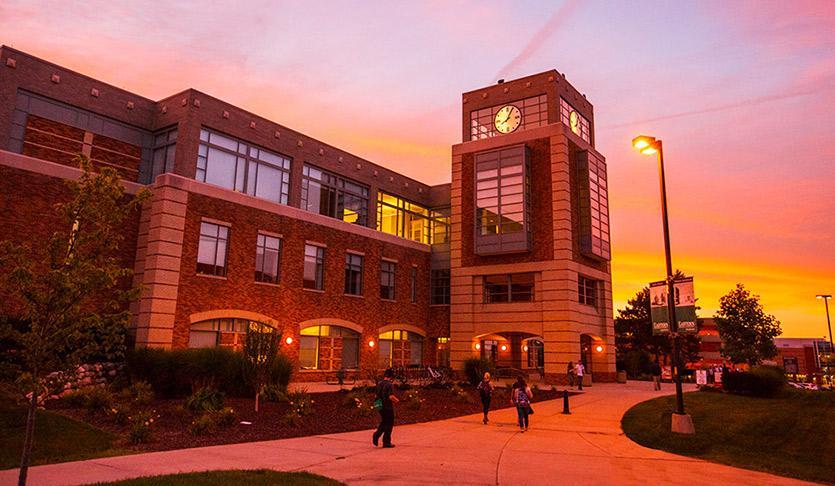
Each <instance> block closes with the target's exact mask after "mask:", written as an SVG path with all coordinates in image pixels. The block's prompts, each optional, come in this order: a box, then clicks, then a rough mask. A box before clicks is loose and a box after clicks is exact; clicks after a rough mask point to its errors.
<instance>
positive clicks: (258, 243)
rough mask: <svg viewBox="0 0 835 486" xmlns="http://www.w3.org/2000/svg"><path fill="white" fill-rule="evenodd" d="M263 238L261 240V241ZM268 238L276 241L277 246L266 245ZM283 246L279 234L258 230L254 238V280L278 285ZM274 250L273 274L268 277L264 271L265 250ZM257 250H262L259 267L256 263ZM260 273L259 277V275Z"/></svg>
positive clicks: (265, 261) (265, 262)
mask: <svg viewBox="0 0 835 486" xmlns="http://www.w3.org/2000/svg"><path fill="white" fill-rule="evenodd" d="M262 240H263V241H262ZM268 240H275V241H276V242H277V245H276V246H277V248H270V247H268V246H267V242H268ZM283 246H284V241H283V239H282V238H281V237H280V236H277V235H271V234H269V233H264V232H262V231H259V232H258V235H257V237H256V240H255V281H256V282H259V283H267V284H272V285H278V284H279V283H280V282H281V257H282V249H283ZM268 250H269V251H274V252H275V253H276V257H275V274H274V275H273V276H272V278H270V277H269V276H268V275H269V274H267V273H266V272H264V267H265V266H266V264H267V258H266V257H267V251H268ZM259 252H263V254H262V255H261V268H260V269H259V268H258V267H259V265H258V258H259ZM259 275H260V277H259Z"/></svg>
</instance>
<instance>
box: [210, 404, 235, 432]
mask: <svg viewBox="0 0 835 486" xmlns="http://www.w3.org/2000/svg"><path fill="white" fill-rule="evenodd" d="M214 416H215V421H216V422H217V424H218V425H219V426H221V427H229V426H232V425H235V423H236V422H237V421H238V414H237V413H235V410H234V409H232V408H230V407H224V408H222V409H220V410H218V411H217V412H215V413H214Z"/></svg>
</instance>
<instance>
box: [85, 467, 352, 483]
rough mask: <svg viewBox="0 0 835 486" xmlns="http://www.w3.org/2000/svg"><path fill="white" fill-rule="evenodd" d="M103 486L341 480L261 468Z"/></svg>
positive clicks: (173, 476)
mask: <svg viewBox="0 0 835 486" xmlns="http://www.w3.org/2000/svg"><path fill="white" fill-rule="evenodd" d="M97 484H99V485H100V486H111V485H112V486H157V485H160V486H162V485H165V486H169V485H171V486H196V485H199V486H225V485H227V484H246V485H253V486H259V485H264V486H267V485H279V484H280V485H286V486H338V485H341V484H342V483H340V482H339V481H334V480H333V479H328V478H325V477H322V476H317V475H315V474H310V473H306V472H301V473H297V472H294V473H286V472H276V471H268V470H264V469H258V470H254V471H212V472H200V473H189V474H170V475H167V476H148V477H144V478H137V479H127V480H125V481H116V482H113V483H97Z"/></svg>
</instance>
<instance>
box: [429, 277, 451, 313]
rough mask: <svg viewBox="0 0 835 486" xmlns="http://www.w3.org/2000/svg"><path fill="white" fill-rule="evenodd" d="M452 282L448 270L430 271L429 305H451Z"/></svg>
mask: <svg viewBox="0 0 835 486" xmlns="http://www.w3.org/2000/svg"><path fill="white" fill-rule="evenodd" d="M450 281H451V275H450V270H449V269H448V268H434V269H432V270H430V271H429V287H430V291H429V292H430V293H429V305H449V302H450ZM439 284H440V285H439Z"/></svg>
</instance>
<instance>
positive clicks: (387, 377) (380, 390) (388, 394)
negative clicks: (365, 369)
mask: <svg viewBox="0 0 835 486" xmlns="http://www.w3.org/2000/svg"><path fill="white" fill-rule="evenodd" d="M393 378H394V371H392V369H391V368H388V369H386V372H385V373H384V375H383V379H382V380H380V382H379V383H377V399H376V400H375V402H374V408H378V405H379V411H380V426H379V427H377V430H376V431H375V432H374V436H373V437H372V439H371V442H372V443H374V447H377V445H378V444H379V441H380V436H383V447H386V448H390V447H394V444H392V443H391V431H392V429H394V404H395V403H397V402H399V401H400V400H398V399H397V397H396V396H394V385H393V384H392V382H391V380H392V379H393Z"/></svg>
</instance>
